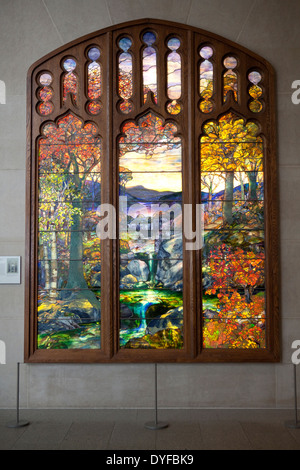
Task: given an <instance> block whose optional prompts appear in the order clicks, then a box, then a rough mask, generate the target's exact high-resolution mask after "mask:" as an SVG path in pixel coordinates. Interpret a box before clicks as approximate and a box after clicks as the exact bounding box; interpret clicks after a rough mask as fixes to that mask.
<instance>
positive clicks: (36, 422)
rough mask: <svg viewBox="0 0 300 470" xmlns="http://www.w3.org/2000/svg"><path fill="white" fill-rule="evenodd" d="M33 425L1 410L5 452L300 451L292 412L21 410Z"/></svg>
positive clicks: (0, 445) (0, 439)
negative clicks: (157, 425) (159, 425)
mask: <svg viewBox="0 0 300 470" xmlns="http://www.w3.org/2000/svg"><path fill="white" fill-rule="evenodd" d="M19 419H20V420H27V421H29V425H27V426H24V427H19V428H9V427H7V424H8V423H9V422H11V421H12V422H14V421H16V411H15V410H0V449H1V450H98V449H108V450H124V449H126V450H129V449H130V450H198V449H201V450H222V449H225V450H227V449H228V450H229V449H233V450H238V449H242V450H259V449H262V450H280V449H282V450H299V449H300V429H291V428H289V427H287V425H286V423H287V422H289V421H291V422H294V421H295V415H294V412H293V410H253V409H248V410H245V409H243V410H241V409H239V410H236V409H231V410H228V409H227V410H223V409H222V410H221V409H205V410H204V409H188V410H182V409H175V410H174V409H164V410H158V422H161V421H166V422H167V423H168V424H169V426H168V427H167V428H165V429H161V430H159V431H153V430H149V429H146V427H145V423H147V422H149V421H153V420H154V419H155V413H154V411H152V410H128V409H121V410H112V409H105V410H99V409H96V410H94V409H86V410H77V409H76V410H49V409H48V410H20V414H19Z"/></svg>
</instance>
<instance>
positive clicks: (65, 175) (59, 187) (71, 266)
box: [38, 114, 101, 349]
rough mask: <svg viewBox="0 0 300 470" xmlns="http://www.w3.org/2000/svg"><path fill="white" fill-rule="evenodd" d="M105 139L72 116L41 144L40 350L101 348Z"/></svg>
mask: <svg viewBox="0 0 300 470" xmlns="http://www.w3.org/2000/svg"><path fill="white" fill-rule="evenodd" d="M100 155H101V141H100V138H99V136H98V130H97V127H96V126H95V125H94V124H91V123H88V124H86V125H83V123H82V121H81V120H80V119H79V118H77V117H75V116H74V115H72V114H68V115H66V116H65V117H63V118H61V119H60V120H59V121H58V124H57V126H56V125H55V124H54V123H48V124H46V125H45V126H44V127H43V134H42V138H41V139H40V141H39V174H40V177H39V181H38V183H39V203H38V211H39V227H38V229H39V232H38V241H39V245H38V258H39V260H40V261H39V271H38V284H39V289H38V333H39V336H38V347H39V348H59V349H70V348H84V349H87V348H89V349H94V348H100V323H101V319H100V285H101V284H100V282H101V253H100V240H99V237H98V235H97V230H96V229H97V223H98V221H99V216H98V214H97V208H98V206H99V203H100V192H101V180H100V173H99V169H100Z"/></svg>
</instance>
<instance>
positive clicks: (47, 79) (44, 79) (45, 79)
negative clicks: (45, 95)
mask: <svg viewBox="0 0 300 470" xmlns="http://www.w3.org/2000/svg"><path fill="white" fill-rule="evenodd" d="M39 82H40V84H41V85H43V86H49V85H51V83H52V75H51V74H50V73H48V72H44V73H42V75H40V77H39Z"/></svg>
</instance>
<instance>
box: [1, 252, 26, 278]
mask: <svg viewBox="0 0 300 470" xmlns="http://www.w3.org/2000/svg"><path fill="white" fill-rule="evenodd" d="M0 284H21V256H0Z"/></svg>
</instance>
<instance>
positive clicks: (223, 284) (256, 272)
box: [205, 245, 265, 347]
mask: <svg viewBox="0 0 300 470" xmlns="http://www.w3.org/2000/svg"><path fill="white" fill-rule="evenodd" d="M264 263H265V260H264V255H263V253H255V252H253V251H247V252H246V251H244V250H242V249H241V248H238V249H235V250H233V249H231V248H229V247H228V246H226V245H221V246H220V247H218V249H217V250H215V251H214V253H213V254H212V256H211V257H210V258H209V260H208V273H209V275H210V276H211V279H212V282H211V284H210V286H209V288H208V289H206V292H205V293H206V294H207V295H216V296H217V298H218V310H219V313H218V321H219V322H223V323H224V325H225V324H226V329H227V331H226V332H225V331H223V333H222V341H223V340H224V338H225V337H226V342H227V341H229V340H230V338H231V340H230V341H231V342H232V343H233V345H234V344H237V343H236V342H238V343H239V345H240V346H241V344H242V343H243V341H244V343H243V344H244V345H245V344H248V345H249V344H251V347H255V341H254V340H253V341H254V343H253V341H252V340H251V338H250V341H249V334H250V333H249V334H248V336H247V334H246V331H248V330H249V329H252V334H253V332H254V331H256V336H257V335H258V336H259V337H260V338H262V337H263V335H262V326H263V323H264V318H263V312H264V302H265V300H264V297H263V296H260V295H255V289H257V288H259V287H260V286H263V284H264ZM255 321H256V323H257V325H256V326H255V325H254V323H255ZM215 324H217V323H215ZM254 326H255V328H254ZM253 328H254V329H253ZM210 333H212V327H210ZM250 336H251V335H250ZM258 336H257V340H256V341H257V342H259V341H258ZM251 337H252V336H251ZM241 338H244V340H243V341H242V339H241ZM253 338H254V337H253Z"/></svg>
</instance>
